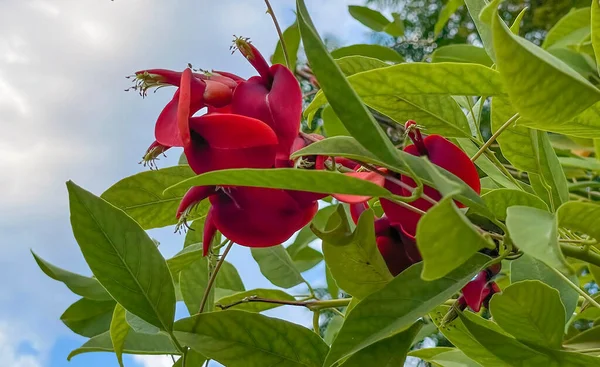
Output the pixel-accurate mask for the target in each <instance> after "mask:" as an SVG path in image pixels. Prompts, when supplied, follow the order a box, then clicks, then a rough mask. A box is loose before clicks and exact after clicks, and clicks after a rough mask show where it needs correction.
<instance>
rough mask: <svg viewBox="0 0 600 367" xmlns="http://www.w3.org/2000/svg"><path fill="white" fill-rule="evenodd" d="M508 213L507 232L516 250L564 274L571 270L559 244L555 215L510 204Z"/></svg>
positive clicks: (571, 271)
mask: <svg viewBox="0 0 600 367" xmlns="http://www.w3.org/2000/svg"><path fill="white" fill-rule="evenodd" d="M507 214H508V215H507V217H506V226H507V227H508V233H509V234H510V238H511V239H512V241H513V242H514V243H515V245H516V246H518V247H519V249H521V250H522V251H523V252H524V253H526V254H529V255H531V256H533V257H535V258H536V259H538V260H540V261H542V262H544V263H546V264H547V265H548V266H551V267H554V268H556V269H558V270H560V271H561V272H562V273H564V274H572V273H573V269H571V267H570V265H569V264H568V263H567V261H566V260H565V257H564V256H563V254H562V252H561V251H560V247H559V246H558V227H557V224H556V217H555V216H554V214H551V213H548V212H547V211H543V210H540V209H536V208H530V207H526V206H512V207H510V208H508V210H507Z"/></svg>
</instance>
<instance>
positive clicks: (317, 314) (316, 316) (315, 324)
mask: <svg viewBox="0 0 600 367" xmlns="http://www.w3.org/2000/svg"><path fill="white" fill-rule="evenodd" d="M320 316H321V313H320V312H319V311H318V310H317V311H315V312H314V313H313V329H315V333H317V335H319V336H321V331H320V330H319V329H320V327H319V317H320Z"/></svg>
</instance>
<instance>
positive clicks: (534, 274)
mask: <svg viewBox="0 0 600 367" xmlns="http://www.w3.org/2000/svg"><path fill="white" fill-rule="evenodd" d="M569 279H571V281H572V282H573V283H575V284H577V277H576V276H575V275H571V276H569ZM524 280H539V281H541V282H543V283H544V284H547V285H549V286H550V287H552V288H554V289H556V290H557V291H558V293H559V295H560V299H561V301H562V303H563V305H564V308H565V320H569V319H570V318H571V317H572V316H573V312H575V308H576V307H577V301H578V299H579V294H578V293H577V291H576V290H574V289H573V287H571V286H570V285H569V284H567V282H566V281H565V280H564V279H563V278H562V277H560V276H559V275H558V274H556V272H554V270H552V269H551V268H550V267H549V266H548V265H546V264H544V263H543V262H541V261H540V260H537V259H536V258H534V257H532V256H530V255H527V254H524V255H523V256H521V257H520V258H518V259H517V260H514V261H511V262H510V281H511V283H517V282H521V281H524Z"/></svg>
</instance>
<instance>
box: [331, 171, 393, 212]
mask: <svg viewBox="0 0 600 367" xmlns="http://www.w3.org/2000/svg"><path fill="white" fill-rule="evenodd" d="M344 174H345V175H347V176H350V177H355V178H360V179H361V180H366V181H370V182H372V183H374V184H376V185H378V186H381V187H383V186H384V184H385V177H383V176H382V175H381V174H378V173H377V172H370V171H369V172H348V173H344ZM332 196H333V197H334V198H336V199H338V200H339V201H341V202H344V203H348V204H357V203H362V202H364V201H368V200H370V199H371V196H358V195H347V194H333V195H332Z"/></svg>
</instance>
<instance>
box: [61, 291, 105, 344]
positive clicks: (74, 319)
mask: <svg viewBox="0 0 600 367" xmlns="http://www.w3.org/2000/svg"><path fill="white" fill-rule="evenodd" d="M115 305H116V303H115V301H113V300H110V301H93V300H90V299H87V298H82V299H80V300H79V301H77V302H75V303H73V304H72V305H71V306H69V308H67V309H66V311H65V312H64V313H63V314H62V316H61V317H60V319H61V321H62V322H63V323H64V324H65V325H66V326H67V327H68V328H69V329H71V331H73V332H74V333H77V334H79V335H82V336H86V337H88V338H91V337H94V336H96V335H98V334H102V333H104V332H106V331H108V329H109V327H110V320H111V318H112V314H113V310H114V309H115Z"/></svg>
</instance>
